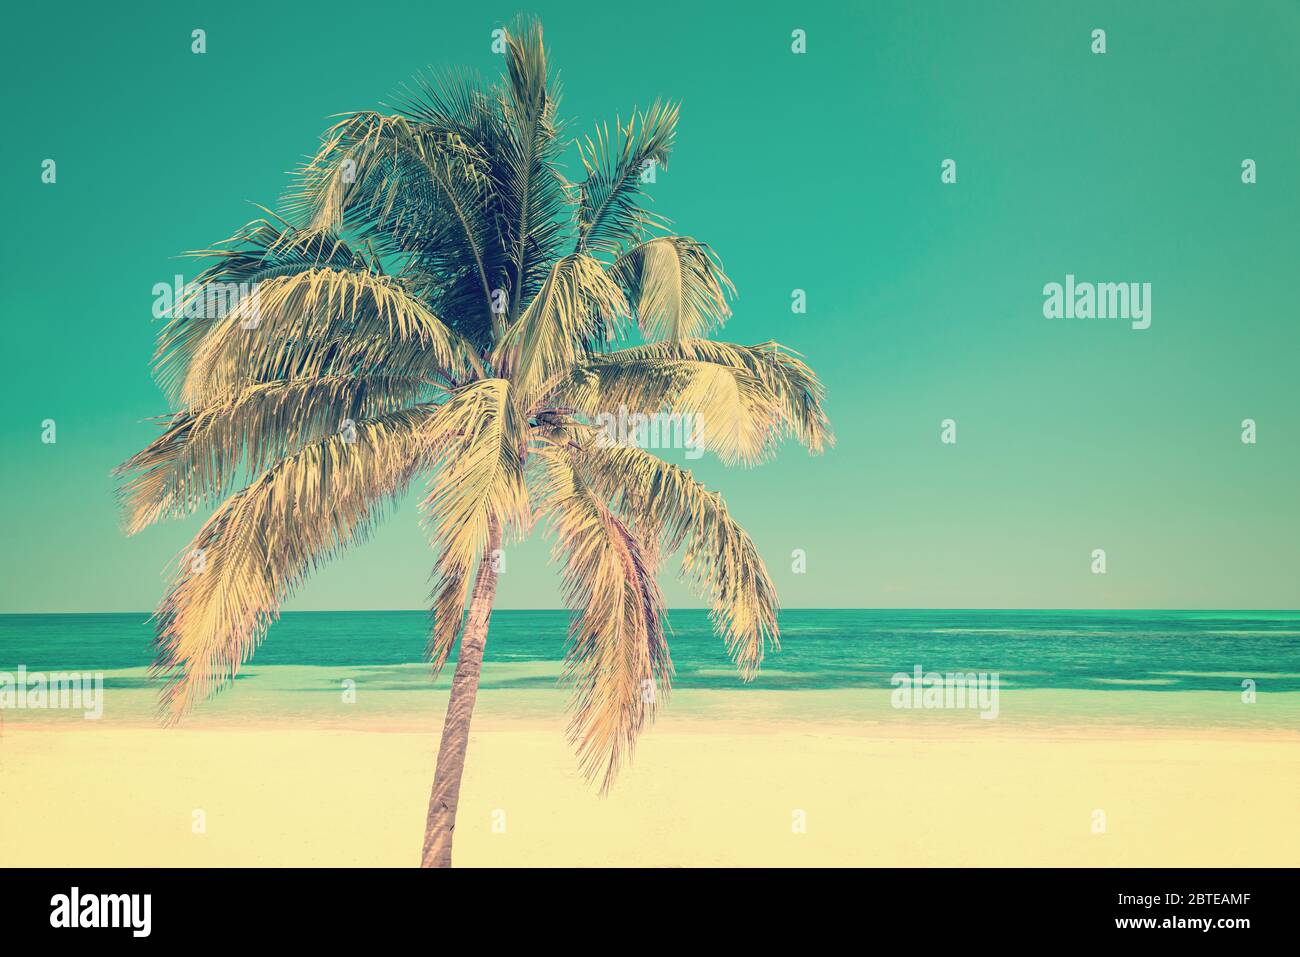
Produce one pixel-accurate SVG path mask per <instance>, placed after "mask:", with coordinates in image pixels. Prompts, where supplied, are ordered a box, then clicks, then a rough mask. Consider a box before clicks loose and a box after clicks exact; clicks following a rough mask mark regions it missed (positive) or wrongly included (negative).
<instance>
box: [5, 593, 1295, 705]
mask: <svg viewBox="0 0 1300 957" xmlns="http://www.w3.org/2000/svg"><path fill="white" fill-rule="evenodd" d="M670 622H671V627H672V636H671V638H670V645H671V648H672V657H673V663H674V665H675V666H676V669H677V680H676V682H675V686H676V687H677V688H735V687H738V686H739V685H738V683H737V681H736V677H735V671H734V669H732V667H731V665H730V663H729V661H728V659H727V656H726V653H725V651H724V649H723V647H722V643H721V642H720V641H719V640H718V639H717V638H715V637H714V636H713V633H712V631H711V629H710V626H709V621H708V616H707V614H706V613H705V612H703V611H696V610H678V611H674V612H673V613H672V615H671V618H670ZM426 625H427V616H426V614H425V613H424V612H419V611H412V612H299V613H291V614H286V615H285V616H284V617H283V618H282V619H281V620H280V621H279V622H277V623H276V624H275V625H274V626H273V627H272V628H271V631H270V633H269V635H268V636H267V638H266V640H265V642H264V643H263V645H262V647H261V648H260V649H259V651H258V653H257V655H256V656H255V657H254V659H253V664H254V665H263V666H270V665H297V666H316V667H352V666H382V665H397V664H406V663H414V662H418V661H420V660H421V653H422V651H423V648H424V642H425V631H426ZM566 627H567V616H566V614H565V613H564V612H561V611H498V612H496V613H495V614H494V615H493V617H492V626H491V631H490V634H489V638H488V650H487V660H488V661H489V662H515V663H526V662H558V661H559V660H560V659H561V658H562V656H563V652H564V644H565V631H566ZM781 628H782V639H781V645H782V648H781V651H780V652H778V653H773V654H770V655H769V656H768V658H767V661H766V663H765V665H764V669H763V673H762V674H761V675H760V677H759V678H758V679H757V681H756V682H755V686H757V687H760V688H768V689H782V690H804V689H808V690H829V689H838V688H887V687H889V678H890V676H891V675H892V674H894V673H895V672H898V671H907V672H910V671H911V670H912V669H913V667H914V666H916V665H918V664H919V665H921V666H922V668H924V669H925V670H926V671H940V672H945V671H964V672H969V671H977V672H978V671H985V672H998V673H1000V674H1001V676H1002V683H1003V685H1004V686H1005V687H1018V688H1062V689H1088V690H1106V689H1113V690H1117V691H1124V690H1126V691H1132V690H1149V691H1238V692H1239V691H1240V690H1241V681H1242V679H1243V678H1252V679H1255V680H1256V681H1258V682H1259V683H1260V686H1261V688H1263V687H1265V683H1266V686H1267V688H1268V690H1270V691H1300V613H1297V612H1241V611H1233V612H1212V611H1196V612H1146V611H1144V612H1113V611H1104V612H1098V611H1087V612H1078V611H950V610H942V611H919V610H838V609H837V610H816V609H795V610H789V611H786V612H783V613H782V616H781ZM151 635H152V632H151V627H150V624H149V620H148V616H147V615H144V614H125V615H121V614H113V615H0V671H13V670H15V669H16V668H17V667H18V666H19V665H25V666H26V667H27V668H28V670H43V671H55V670H96V671H117V670H121V669H132V668H139V667H141V666H144V665H147V664H148V663H149V661H150V657H151V653H150V650H149V641H150V638H151ZM523 671H525V672H526V671H527V669H523ZM536 672H537V673H536V675H535V676H534V677H531V678H530V677H527V676H526V675H524V676H518V675H516V676H515V677H513V678H512V684H513V685H514V686H515V687H520V686H523V687H528V686H530V685H532V684H535V685H536V686H537V687H553V686H554V669H550V668H545V669H536Z"/></svg>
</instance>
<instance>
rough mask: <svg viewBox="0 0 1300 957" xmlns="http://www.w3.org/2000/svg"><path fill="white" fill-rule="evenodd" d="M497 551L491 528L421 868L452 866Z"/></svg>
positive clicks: (455, 682) (497, 536)
mask: <svg viewBox="0 0 1300 957" xmlns="http://www.w3.org/2000/svg"><path fill="white" fill-rule="evenodd" d="M500 547H501V533H500V531H499V530H498V529H497V528H495V527H493V529H492V534H491V535H490V536H489V545H488V550H487V552H485V553H484V555H483V558H482V560H481V561H480V562H479V566H478V575H477V577H476V578H475V579H474V593H473V595H472V596H471V598H470V603H469V619H468V620H467V621H466V622H465V633H464V634H463V635H462V636H461V639H460V654H459V655H458V656H457V660H456V674H455V675H454V676H453V677H452V679H451V698H450V699H449V700H448V701H447V717H446V719H445V720H444V721H443V723H442V743H441V745H439V747H438V768H437V770H436V771H435V772H434V775H433V790H432V792H431V793H430V794H429V816H428V818H427V819H426V821H425V825H424V853H423V855H422V856H421V859H420V866H421V867H451V838H452V832H453V831H455V829H456V806H457V804H458V803H459V801H460V776H461V774H462V773H463V772H464V770H465V750H466V748H467V747H468V746H469V725H470V719H472V718H473V717H474V700H475V699H476V698H477V697H478V678H479V672H480V671H481V670H482V667H483V646H484V645H485V644H486V642H487V631H488V620H489V619H490V618H491V617H492V601H493V599H494V598H495V597H496V591H497V570H496V567H495V562H494V553H495V552H496V550H497V549H498V548H500Z"/></svg>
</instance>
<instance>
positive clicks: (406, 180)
mask: <svg viewBox="0 0 1300 957" xmlns="http://www.w3.org/2000/svg"><path fill="white" fill-rule="evenodd" d="M492 183H493V177H492V161H491V159H490V157H489V156H488V155H487V154H486V153H485V152H484V149H483V147H482V146H481V145H479V144H477V143H475V142H473V141H472V140H466V139H465V138H464V136H462V134H461V132H459V131H458V130H457V129H455V128H452V127H451V126H449V125H448V124H438V123H428V122H423V121H420V120H418V119H414V118H411V117H409V116H405V115H393V116H388V115H384V114H380V113H377V112H362V113H354V114H351V115H349V116H348V117H346V118H345V119H344V120H342V121H341V122H339V123H338V124H336V125H335V126H334V127H333V128H331V129H330V130H329V131H328V132H327V133H326V134H325V136H324V137H323V138H322V145H321V148H320V150H319V151H318V153H317V154H316V156H315V157H314V158H313V159H312V160H311V161H310V162H309V163H308V164H307V165H306V166H305V167H304V168H303V169H302V170H300V171H299V173H298V176H297V179H296V182H295V186H294V187H293V189H291V191H290V192H289V194H288V195H287V197H286V208H287V209H288V210H289V211H290V214H291V215H295V214H296V215H297V216H298V217H300V218H302V219H304V220H305V221H306V222H308V223H309V224H310V225H311V226H312V228H315V229H329V230H335V231H337V230H341V229H343V228H344V227H345V226H350V227H351V228H355V229H356V230H357V231H358V232H359V233H360V235H362V236H364V237H366V238H367V239H369V240H373V241H374V242H375V243H376V244H377V245H378V246H379V248H381V249H382V250H385V251H388V252H393V253H397V254H401V255H402V256H403V257H404V258H405V261H406V262H407V263H409V264H410V265H413V266H414V267H416V268H418V269H419V270H420V271H421V272H423V273H426V274H428V275H430V276H432V277H433V278H434V279H435V280H436V282H435V283H433V284H432V285H431V289H432V291H433V292H434V293H435V296H434V297H433V298H431V300H430V301H431V303H432V304H433V306H434V308H435V309H438V310H441V311H444V312H445V313H446V314H447V315H449V316H452V317H455V319H456V322H457V324H458V327H460V328H461V331H462V332H463V333H464V334H466V335H467V336H469V337H470V338H472V339H475V340H477V341H480V342H485V341H486V339H487V336H488V333H489V331H490V330H491V327H492V321H493V317H494V315H495V314H494V313H493V310H492V290H493V289H494V288H496V287H497V286H498V285H499V284H500V283H502V282H504V281H505V275H506V262H507V261H506V257H505V253H504V250H503V248H502V246H501V243H500V241H499V234H498V230H497V224H496V219H495V215H494V211H493V208H492V203H491V202H490V199H491V193H492V188H493V186H492Z"/></svg>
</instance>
